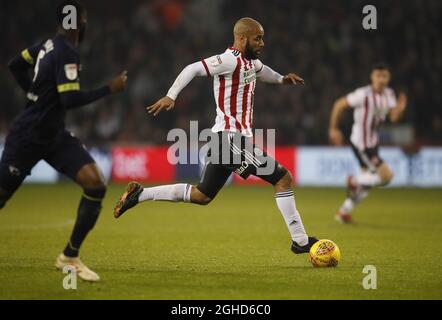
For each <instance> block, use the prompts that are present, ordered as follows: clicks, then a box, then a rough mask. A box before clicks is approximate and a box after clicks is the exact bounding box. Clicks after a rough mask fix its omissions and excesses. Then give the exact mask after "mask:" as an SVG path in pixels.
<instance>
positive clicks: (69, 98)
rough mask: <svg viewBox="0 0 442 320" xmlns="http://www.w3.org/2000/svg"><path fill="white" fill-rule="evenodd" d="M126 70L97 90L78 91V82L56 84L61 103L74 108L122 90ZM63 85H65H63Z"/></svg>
mask: <svg viewBox="0 0 442 320" xmlns="http://www.w3.org/2000/svg"><path fill="white" fill-rule="evenodd" d="M126 82H127V72H126V71H124V72H123V73H122V74H120V75H119V76H117V77H115V78H114V79H112V80H111V81H110V82H109V84H108V85H105V86H103V87H101V88H99V89H97V90H92V91H80V84H79V83H71V84H64V85H59V86H58V92H59V94H60V100H61V103H62V104H63V105H64V106H65V107H66V108H67V109H75V108H79V107H82V106H85V105H88V104H90V103H93V102H95V101H97V100H99V99H101V98H103V97H105V96H107V95H109V94H113V93H118V92H120V91H123V90H124V88H125V87H126ZM63 86H65V87H63Z"/></svg>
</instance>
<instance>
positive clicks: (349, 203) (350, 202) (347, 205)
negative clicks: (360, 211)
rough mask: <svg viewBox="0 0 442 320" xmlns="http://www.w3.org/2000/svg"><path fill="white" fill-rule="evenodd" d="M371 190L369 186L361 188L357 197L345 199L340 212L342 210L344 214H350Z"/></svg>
mask: <svg viewBox="0 0 442 320" xmlns="http://www.w3.org/2000/svg"><path fill="white" fill-rule="evenodd" d="M369 190H370V189H369V188H361V190H360V191H359V192H358V194H357V195H356V199H352V198H347V199H345V201H344V203H343V204H342V206H341V208H340V209H339V212H341V213H342V214H350V213H351V212H352V211H353V209H354V208H355V206H356V205H357V204H358V203H359V202H361V201H362V200H364V199H365V198H367V196H368V191H369Z"/></svg>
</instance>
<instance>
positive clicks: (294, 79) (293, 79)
mask: <svg viewBox="0 0 442 320" xmlns="http://www.w3.org/2000/svg"><path fill="white" fill-rule="evenodd" d="M282 83H284V84H290V85H297V84H302V85H303V84H304V79H302V78H301V77H300V76H298V75H297V74H296V73H289V74H288V75H286V76H284V78H282Z"/></svg>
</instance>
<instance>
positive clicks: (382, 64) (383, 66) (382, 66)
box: [371, 62, 390, 71]
mask: <svg viewBox="0 0 442 320" xmlns="http://www.w3.org/2000/svg"><path fill="white" fill-rule="evenodd" d="M374 70H386V71H390V66H389V65H388V64H387V63H385V62H377V63H375V64H373V65H372V66H371V71H374Z"/></svg>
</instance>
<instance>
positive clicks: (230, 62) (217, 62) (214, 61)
mask: <svg viewBox="0 0 442 320" xmlns="http://www.w3.org/2000/svg"><path fill="white" fill-rule="evenodd" d="M201 62H202V64H203V66H204V69H205V70H206V74H207V76H208V77H211V76H215V75H226V74H229V73H233V71H234V70H235V68H236V65H237V60H236V58H235V57H234V56H233V54H231V53H230V52H225V53H223V54H219V55H215V56H212V57H210V58H207V59H203V60H201Z"/></svg>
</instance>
